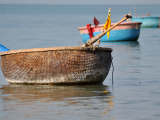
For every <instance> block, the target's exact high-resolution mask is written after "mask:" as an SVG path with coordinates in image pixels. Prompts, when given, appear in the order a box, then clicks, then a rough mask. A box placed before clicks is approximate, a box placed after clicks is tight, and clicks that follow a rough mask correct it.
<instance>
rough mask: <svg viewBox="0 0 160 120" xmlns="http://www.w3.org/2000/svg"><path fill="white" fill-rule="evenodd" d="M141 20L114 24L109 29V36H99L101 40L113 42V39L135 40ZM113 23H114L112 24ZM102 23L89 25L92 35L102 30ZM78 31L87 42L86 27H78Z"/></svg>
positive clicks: (87, 33) (138, 33)
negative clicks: (113, 26)
mask: <svg viewBox="0 0 160 120" xmlns="http://www.w3.org/2000/svg"><path fill="white" fill-rule="evenodd" d="M141 24H142V23H141V22H124V23H121V24H119V25H118V26H116V27H115V28H113V29H112V30H111V31H110V36H109V39H108V36H107V35H104V36H103V37H102V38H101V41H102V42H114V41H137V40H138V38H139V35H140V28H141V27H140V26H141ZM112 25H114V23H113V24H112ZM103 26H104V25H99V26H97V27H95V26H91V31H92V32H93V36H96V35H98V34H99V33H101V32H102V30H103ZM78 30H79V31H80V34H81V37H82V40H83V42H87V41H88V40H89V39H90V36H89V31H88V30H87V27H80V28H78Z"/></svg>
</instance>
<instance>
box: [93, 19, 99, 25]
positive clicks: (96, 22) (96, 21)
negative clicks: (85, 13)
mask: <svg viewBox="0 0 160 120" xmlns="http://www.w3.org/2000/svg"><path fill="white" fill-rule="evenodd" d="M93 24H95V27H96V26H97V25H98V24H99V21H98V20H97V19H96V18H95V17H94V19H93Z"/></svg>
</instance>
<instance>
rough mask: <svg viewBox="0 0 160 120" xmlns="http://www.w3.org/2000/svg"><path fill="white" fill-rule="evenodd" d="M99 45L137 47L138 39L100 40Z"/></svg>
mask: <svg viewBox="0 0 160 120" xmlns="http://www.w3.org/2000/svg"><path fill="white" fill-rule="evenodd" d="M101 46H103V47H108V46H110V47H111V46H112V47H114V46H116V47H125V48H130V47H139V42H138V41H123V42H101Z"/></svg>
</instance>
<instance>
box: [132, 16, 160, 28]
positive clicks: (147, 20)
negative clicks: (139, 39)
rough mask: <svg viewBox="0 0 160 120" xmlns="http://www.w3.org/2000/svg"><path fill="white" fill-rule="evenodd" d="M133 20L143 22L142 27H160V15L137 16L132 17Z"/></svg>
mask: <svg viewBox="0 0 160 120" xmlns="http://www.w3.org/2000/svg"><path fill="white" fill-rule="evenodd" d="M131 22H142V25H141V27H142V28H158V27H159V28H160V17H158V16H148V15H146V16H137V17H132V18H131Z"/></svg>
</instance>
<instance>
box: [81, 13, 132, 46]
mask: <svg viewBox="0 0 160 120" xmlns="http://www.w3.org/2000/svg"><path fill="white" fill-rule="evenodd" d="M128 18H132V16H130V15H125V16H124V18H123V19H122V20H120V21H119V22H117V23H116V24H114V25H113V26H112V27H110V28H109V29H107V30H106V31H103V32H101V33H100V34H98V35H96V36H95V37H93V38H91V39H90V40H88V41H87V43H85V44H84V45H83V46H82V47H87V46H89V45H91V44H93V43H95V42H96V41H97V40H98V39H99V38H101V37H102V36H104V35H105V34H106V33H107V32H108V31H110V30H111V29H113V28H114V27H116V26H117V25H119V24H120V23H121V22H123V21H125V20H127V19H128Z"/></svg>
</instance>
